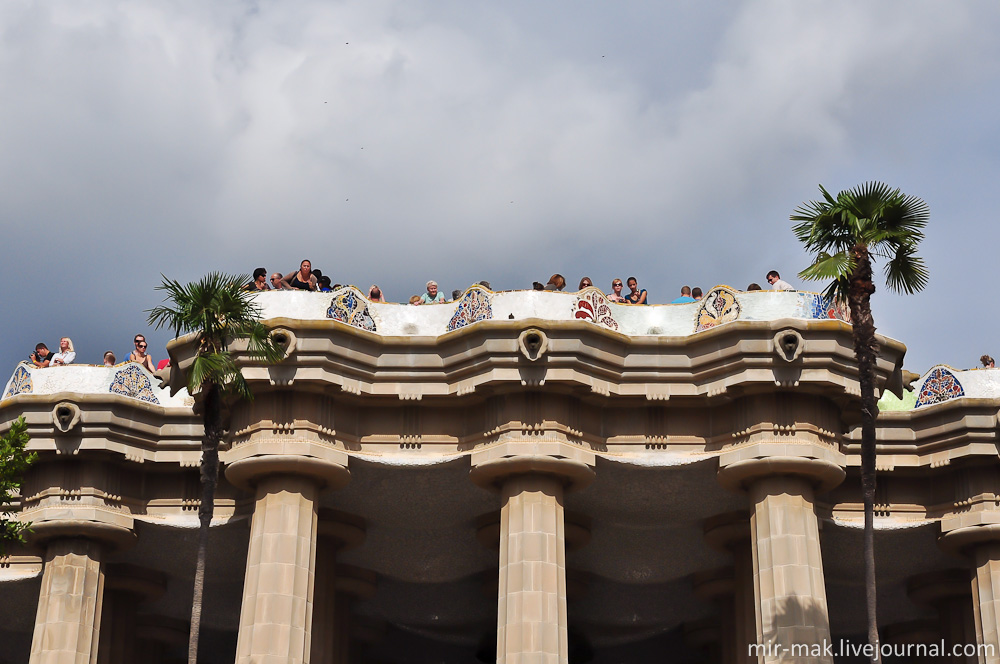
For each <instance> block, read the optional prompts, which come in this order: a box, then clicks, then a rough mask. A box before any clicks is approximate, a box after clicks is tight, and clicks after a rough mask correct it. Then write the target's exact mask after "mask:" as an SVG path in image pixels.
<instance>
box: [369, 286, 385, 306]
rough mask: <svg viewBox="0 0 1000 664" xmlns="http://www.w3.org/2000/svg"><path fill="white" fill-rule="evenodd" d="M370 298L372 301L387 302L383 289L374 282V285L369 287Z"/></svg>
mask: <svg viewBox="0 0 1000 664" xmlns="http://www.w3.org/2000/svg"><path fill="white" fill-rule="evenodd" d="M368 299H369V300H371V301H372V302H385V296H384V295H383V294H382V289H381V288H379V287H378V286H377V285H375V284H372V287H371V288H369V289H368Z"/></svg>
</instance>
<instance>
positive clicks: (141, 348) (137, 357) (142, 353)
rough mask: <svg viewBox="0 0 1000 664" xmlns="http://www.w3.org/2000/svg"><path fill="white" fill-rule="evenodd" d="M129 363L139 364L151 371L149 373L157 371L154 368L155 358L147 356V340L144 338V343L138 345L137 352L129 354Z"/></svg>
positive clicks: (136, 346)
mask: <svg viewBox="0 0 1000 664" xmlns="http://www.w3.org/2000/svg"><path fill="white" fill-rule="evenodd" d="M128 361H129V362H138V363H139V364H141V365H142V366H144V367H146V368H147V369H149V373H153V372H154V371H156V367H154V366H153V358H152V357H150V356H149V355H147V354H146V339H145V338H143V340H142V341H140V342H138V343H136V345H135V350H134V351H132V352H131V353H129V354H128Z"/></svg>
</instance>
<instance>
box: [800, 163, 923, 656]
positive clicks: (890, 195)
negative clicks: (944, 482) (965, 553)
mask: <svg viewBox="0 0 1000 664" xmlns="http://www.w3.org/2000/svg"><path fill="white" fill-rule="evenodd" d="M819 189H820V191H821V192H823V200H821V201H810V202H809V203H804V204H802V205H800V206H799V207H797V208H796V209H795V212H794V213H793V214H792V215H791V220H792V221H798V222H801V223H799V224H796V225H795V226H794V227H793V230H794V232H795V236H796V237H797V238H798V239H799V241H800V242H802V244H803V245H804V246H805V248H806V251H808V252H810V253H815V254H816V258H815V260H814V262H813V264H812V265H810V266H809V267H807V268H806V269H804V270H802V272H800V273H799V277H801V278H802V279H809V280H820V281H825V280H830V282H831V283H830V285H829V287H828V288H827V289H826V291H825V293H824V294H825V295H826V296H827V297H831V298H836V299H838V300H840V301H841V302H843V301H844V300H846V301H847V303H848V305H849V306H850V309H851V319H852V322H853V325H854V356H855V358H857V361H858V380H859V382H860V386H861V487H862V490H863V492H864V502H865V534H864V566H865V599H866V605H867V610H868V642H869V643H871V644H873V646H875V647H873V654H872V662H878V661H879V652H878V647H877V644H878V624H877V622H876V612H875V533H874V521H875V418H876V417H877V416H878V412H877V406H876V401H875V359H876V357H877V355H878V344H877V343H876V342H875V319H874V318H872V309H871V295H872V293H874V292H875V284H873V283H872V262H873V260H874V259H876V258H881V259H885V260H886V264H885V283H886V286H888V287H889V290H891V291H895V292H903V293H908V294H910V293H915V292H917V291H920V290H923V288H924V287H925V286H926V285H927V279H928V272H927V268H926V267H925V266H924V261H923V259H921V258H920V257H918V256H917V255H916V251H917V246H918V245H919V244H920V241H921V240H923V239H924V233H923V228H924V227H925V226H926V225H927V221H928V219H929V218H930V210H929V209H928V207H927V204H926V203H924V201H922V200H921V199H919V198H917V197H915V196H907V195H905V194H902V193H900V191H899V189H891V188H889V187H888V186H887V185H885V184H883V183H881V182H868V183H865V184H863V185H860V186H858V187H855V188H854V189H848V190H845V191H842V192H840V193H839V194H837V197H836V198H834V197H833V196H831V195H830V193H829V192H827V190H826V189H824V188H823V186H822V185H820V187H819Z"/></svg>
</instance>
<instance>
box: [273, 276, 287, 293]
mask: <svg viewBox="0 0 1000 664" xmlns="http://www.w3.org/2000/svg"><path fill="white" fill-rule="evenodd" d="M284 289H285V287H284V286H283V285H282V284H281V273H280V272H275V273H274V274H272V275H271V290H284Z"/></svg>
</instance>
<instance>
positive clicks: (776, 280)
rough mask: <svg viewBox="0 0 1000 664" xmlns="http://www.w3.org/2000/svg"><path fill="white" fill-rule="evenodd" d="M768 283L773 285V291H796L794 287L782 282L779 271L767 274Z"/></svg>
mask: <svg viewBox="0 0 1000 664" xmlns="http://www.w3.org/2000/svg"><path fill="white" fill-rule="evenodd" d="M767 283H769V284H771V290H795V287H794V286H792V285H791V284H790V283H788V282H787V281H784V280H782V278H781V275H780V274H778V271H777V270H771V271H770V272H768V273H767Z"/></svg>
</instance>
